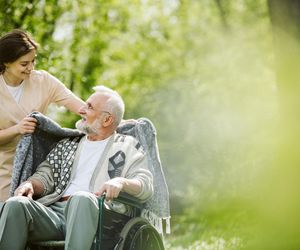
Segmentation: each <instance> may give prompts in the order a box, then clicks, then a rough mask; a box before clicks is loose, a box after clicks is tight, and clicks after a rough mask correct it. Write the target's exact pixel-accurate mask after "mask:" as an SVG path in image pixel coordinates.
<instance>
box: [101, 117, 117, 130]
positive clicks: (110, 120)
mask: <svg viewBox="0 0 300 250" xmlns="http://www.w3.org/2000/svg"><path fill="white" fill-rule="evenodd" d="M113 123H114V118H113V116H112V115H106V116H105V117H104V119H103V122H102V126H103V127H108V126H110V125H111V124H113Z"/></svg>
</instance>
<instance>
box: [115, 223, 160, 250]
mask: <svg viewBox="0 0 300 250" xmlns="http://www.w3.org/2000/svg"><path fill="white" fill-rule="evenodd" d="M120 236H121V239H122V240H121V242H120V243H119V245H118V247H117V248H115V249H122V250H164V245H163V241H162V239H161V236H160V235H159V233H158V232H157V230H156V229H155V228H154V227H153V226H152V225H151V224H150V223H149V222H148V221H147V220H145V219H144V218H141V217H136V218H133V219H131V220H130V221H129V222H128V223H127V224H126V225H125V226H124V228H123V229H122V231H121V234H120Z"/></svg>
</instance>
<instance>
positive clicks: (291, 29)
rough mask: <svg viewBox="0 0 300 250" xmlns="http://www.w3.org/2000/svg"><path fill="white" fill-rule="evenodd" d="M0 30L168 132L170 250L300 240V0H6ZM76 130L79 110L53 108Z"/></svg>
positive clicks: (40, 64)
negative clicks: (34, 44) (26, 39)
mask: <svg viewBox="0 0 300 250" xmlns="http://www.w3.org/2000/svg"><path fill="white" fill-rule="evenodd" d="M0 9H1V12H0V22H1V33H2V34H4V33H5V32H7V31H9V30H11V29H13V28H22V29H24V30H26V31H28V32H30V33H31V34H32V35H33V37H34V38H35V39H36V40H37V41H38V42H39V43H40V48H39V51H38V60H37V65H36V68H37V69H45V70H47V71H49V72H50V73H52V74H53V75H55V76H56V77H57V78H59V79H60V80H61V81H62V82H63V83H64V84H65V85H66V86H68V87H69V88H70V89H71V90H72V91H73V92H75V93H76V94H77V95H79V96H80V97H81V98H83V99H86V98H87V97H88V96H89V95H90V94H91V93H92V92H93V91H92V87H93V86H95V85H98V84H104V85H107V86H109V87H111V88H114V89H116V90H117V91H118V92H119V93H120V94H121V95H122V96H123V97H124V99H125V103H126V118H128V119H129V118H139V117H148V118H150V119H151V120H152V121H153V123H154V124H155V126H156V128H157V132H158V143H159V148H160V156H161V160H162V164H163V168H164V172H165V176H166V179H167V182H168V186H169V192H170V201H171V213H172V220H171V225H172V234H171V235H167V236H165V243H166V248H167V249H177V250H181V249H200V250H202V249H204V250H223V249H226V250H234V249H284V250H285V249H287V250H289V249H300V238H299V234H300V229H299V227H300V219H299V217H300V216H299V211H300V209H299V208H300V200H299V197H300V196H299V190H300V182H299V180H298V179H299V178H298V176H299V174H300V170H299V163H300V159H299V157H300V154H299V152H298V151H299V144H300V140H299V139H300V138H299V137H300V136H299V132H298V130H299V128H298V127H299V126H298V124H299V121H300V112H299V110H300V105H299V102H300V101H299V100H300V98H299V97H300V88H299V87H300V86H299V84H300V82H299V80H300V68H299V67H300V62H299V61H300V60H299V55H300V52H299V51H300V44H299V37H300V1H298V0H269V1H267V0H122V1H117V0H89V1H83V0H74V1H68V0H27V1H22V0H7V1H1V2H0ZM49 115H50V116H51V117H53V118H55V119H56V120H57V121H58V122H60V123H61V124H62V125H63V126H67V127H74V122H75V121H76V120H77V119H78V117H76V116H74V115H73V114H71V113H68V112H66V111H65V110H63V109H61V108H60V109H57V107H51V109H50V110H49Z"/></svg>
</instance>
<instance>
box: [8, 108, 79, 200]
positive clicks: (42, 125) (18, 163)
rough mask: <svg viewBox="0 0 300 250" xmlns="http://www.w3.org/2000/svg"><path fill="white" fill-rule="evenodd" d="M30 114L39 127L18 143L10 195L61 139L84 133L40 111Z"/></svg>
mask: <svg viewBox="0 0 300 250" xmlns="http://www.w3.org/2000/svg"><path fill="white" fill-rule="evenodd" d="M29 116H31V117H34V118H35V119H36V120H37V128H36V129H35V131H34V133H32V134H26V135H23V136H22V138H21V140H20V142H19V143H18V145H17V149H16V154H15V158H14V164H13V170H12V181H11V187H10V196H13V195H14V192H15V190H16V188H17V187H18V186H19V185H20V184H21V183H22V182H23V181H25V180H27V179H28V177H29V176H31V175H32V174H33V173H34V172H35V170H36V168H37V166H38V165H39V164H40V163H41V162H42V161H44V160H45V159H46V156H47V155H48V153H49V152H50V151H51V149H53V148H54V147H55V145H56V144H57V143H58V142H59V141H60V140H61V139H63V138H66V137H76V136H80V135H82V133H81V132H79V131H78V130H75V129H69V128H62V127H61V126H60V125H58V124H57V123H56V122H54V121H53V120H51V119H50V118H48V117H47V116H44V115H43V114H41V113H39V112H32V113H31V114H30V115H29Z"/></svg>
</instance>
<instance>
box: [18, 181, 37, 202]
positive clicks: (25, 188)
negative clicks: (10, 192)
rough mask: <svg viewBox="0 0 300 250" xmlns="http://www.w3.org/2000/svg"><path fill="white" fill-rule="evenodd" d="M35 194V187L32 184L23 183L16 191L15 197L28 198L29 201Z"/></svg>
mask: <svg viewBox="0 0 300 250" xmlns="http://www.w3.org/2000/svg"><path fill="white" fill-rule="evenodd" d="M33 194H34V190H33V185H32V183H31V182H29V181H26V182H23V183H22V184H21V185H20V186H19V187H18V188H17V189H16V191H15V194H14V195H15V196H27V197H28V198H29V199H32V196H33Z"/></svg>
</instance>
